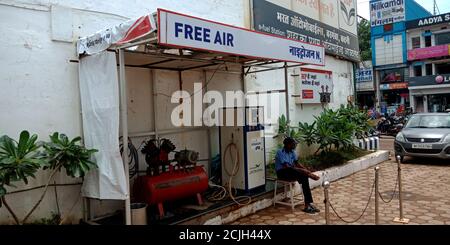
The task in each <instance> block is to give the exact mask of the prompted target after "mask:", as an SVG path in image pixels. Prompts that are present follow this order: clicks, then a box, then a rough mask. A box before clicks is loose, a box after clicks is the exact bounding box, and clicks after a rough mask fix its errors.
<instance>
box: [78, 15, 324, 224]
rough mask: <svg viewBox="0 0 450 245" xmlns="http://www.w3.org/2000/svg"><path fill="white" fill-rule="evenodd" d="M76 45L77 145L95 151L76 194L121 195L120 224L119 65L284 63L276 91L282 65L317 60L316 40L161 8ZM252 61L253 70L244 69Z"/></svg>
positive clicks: (122, 89) (122, 101) (122, 90)
mask: <svg viewBox="0 0 450 245" xmlns="http://www.w3.org/2000/svg"><path fill="white" fill-rule="evenodd" d="M77 51H78V55H79V59H80V61H79V73H80V76H79V77H80V92H81V102H82V110H83V113H82V115H83V134H84V139H85V144H86V146H87V147H92V148H96V149H99V152H98V153H97V154H96V155H95V160H96V162H97V164H98V166H99V168H98V170H96V171H92V172H90V173H89V174H88V176H86V178H85V180H84V184H83V196H84V197H86V198H94V199H101V200H103V199H108V200H110V199H112V200H125V217H126V224H131V209H130V193H129V189H130V188H129V187H130V184H129V168H128V166H127V165H128V162H129V161H128V148H127V147H124V149H123V150H124V152H123V154H122V156H123V157H122V159H121V156H120V150H119V136H122V137H123V145H124V146H126V145H128V142H127V139H128V122H127V93H126V91H127V82H126V79H125V67H142V68H148V69H163V70H172V71H179V72H181V71H185V70H193V69H200V68H205V67H218V66H220V65H223V64H225V63H235V64H239V65H240V66H241V67H242V76H244V74H245V73H252V72H263V71H269V70H274V69H285V90H284V91H281V92H285V93H287V92H288V86H287V69H288V68H289V67H295V66H301V65H305V64H313V65H319V66H323V65H324V62H325V51H324V48H323V47H321V46H316V45H311V44H307V43H302V42H299V41H295V40H290V39H286V38H282V37H277V36H272V35H268V34H263V33H258V32H254V31H252V30H247V29H244V28H240V27H234V26H230V25H226V24H221V23H217V22H212V21H208V20H204V19H200V18H196V17H192V16H187V15H184V14H179V13H175V12H172V11H167V10H163V9H158V11H157V13H155V14H152V15H145V16H142V17H140V18H138V19H135V20H131V21H127V22H125V23H122V24H120V25H118V26H115V27H113V28H109V29H106V30H102V31H99V32H97V33H95V34H93V35H91V36H88V37H85V38H81V39H80V40H78V42H77ZM117 54H118V59H117V57H116V56H117ZM288 63H290V64H291V65H288ZM279 64H281V66H279ZM117 65H118V66H119V76H117ZM268 65H270V66H268ZM274 65H275V66H274ZM252 67H259V69H258V70H253V71H252V70H251V68H252ZM242 78H243V77H242ZM242 81H243V82H244V79H242ZM244 92H245V91H244ZM286 108H289V98H288V96H286ZM286 111H287V117H288V119H289V110H286ZM119 124H120V125H121V126H122V133H121V134H120V133H119ZM155 131H156V130H155ZM148 135H155V134H148Z"/></svg>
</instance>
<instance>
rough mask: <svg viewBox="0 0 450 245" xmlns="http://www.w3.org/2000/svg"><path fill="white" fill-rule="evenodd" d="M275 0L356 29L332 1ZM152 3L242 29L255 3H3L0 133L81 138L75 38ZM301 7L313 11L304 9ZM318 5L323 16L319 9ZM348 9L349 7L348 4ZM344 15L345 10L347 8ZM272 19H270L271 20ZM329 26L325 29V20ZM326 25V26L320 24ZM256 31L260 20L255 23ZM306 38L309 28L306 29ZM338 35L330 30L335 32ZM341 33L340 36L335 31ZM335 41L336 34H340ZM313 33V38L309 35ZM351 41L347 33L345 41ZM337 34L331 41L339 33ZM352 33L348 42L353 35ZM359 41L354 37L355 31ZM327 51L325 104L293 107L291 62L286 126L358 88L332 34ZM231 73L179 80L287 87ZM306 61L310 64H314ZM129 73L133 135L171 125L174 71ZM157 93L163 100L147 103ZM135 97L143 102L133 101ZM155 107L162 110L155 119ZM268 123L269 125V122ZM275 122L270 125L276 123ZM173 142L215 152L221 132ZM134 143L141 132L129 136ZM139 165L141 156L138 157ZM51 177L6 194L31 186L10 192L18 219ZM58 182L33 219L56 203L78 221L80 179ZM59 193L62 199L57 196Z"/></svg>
mask: <svg viewBox="0 0 450 245" xmlns="http://www.w3.org/2000/svg"><path fill="white" fill-rule="evenodd" d="M270 2H271V3H274V4H276V5H277V6H280V7H283V8H285V9H288V10H290V11H294V12H297V13H300V14H302V15H305V16H307V17H308V18H311V19H314V20H316V21H318V22H322V23H325V24H327V25H329V26H331V27H333V28H335V29H337V30H334V29H331V28H330V27H326V28H329V29H330V30H334V32H333V33H335V32H337V33H343V34H345V33H350V34H352V35H353V36H356V24H355V22H356V20H355V18H356V17H353V18H352V16H348V15H344V13H345V12H344V11H342V10H341V8H340V7H338V6H340V5H338V0H327V1H321V2H323V3H324V5H323V6H320V7H319V6H316V5H314V6H312V5H309V4H308V3H307V2H309V1H290V0H271V1H270ZM344 2H345V4H346V5H348V6H347V7H346V8H349V9H350V10H351V9H356V0H353V1H344ZM157 8H165V9H169V10H173V11H177V12H181V13H185V14H189V15H193V16H198V17H201V18H205V19H209V20H213V21H218V22H222V23H226V24H230V25H234V26H238V27H244V28H252V23H253V21H254V20H253V18H252V11H251V9H252V6H251V1H248V0H231V1H216V0H190V1H177V0H157V1H133V2H132V4H131V3H130V1H126V0H119V1H91V0H79V1H72V0H56V1H47V0H22V1H9V0H0V16H1V20H2V25H1V27H0V34H1V36H2V37H4V38H2V39H1V40H0V51H1V52H2V58H0V67H1V68H0V69H1V72H0V82H1V83H2V85H3V86H2V89H1V90H0V114H1V115H3V116H2V119H1V120H0V130H1V131H0V134H1V135H3V134H6V135H9V136H11V137H13V138H17V136H18V135H19V133H20V131H22V130H29V131H30V132H32V133H36V134H38V135H39V137H40V140H46V139H47V137H48V135H50V134H51V133H52V132H55V131H57V132H61V133H65V134H67V135H68V136H69V137H71V138H73V137H76V136H80V135H82V134H83V133H82V123H81V120H82V117H81V113H82V112H81V108H80V95H79V93H80V92H79V91H80V90H79V83H78V79H79V78H78V76H79V75H78V64H77V63H76V62H72V61H74V60H75V61H76V60H77V55H76V52H75V50H76V47H75V42H76V40H77V39H78V38H80V37H84V36H87V35H91V34H92V33H95V32H96V31H98V30H101V29H104V28H108V27H111V26H115V25H117V24H120V23H122V22H124V21H126V20H129V19H130V18H135V17H138V16H142V15H144V14H149V13H153V12H155V11H156V9H157ZM305 8H309V9H308V10H305ZM321 11H323V13H322V12H321ZM353 11H354V10H353ZM347 12H348V11H347ZM275 19H276V17H275ZM324 28H325V27H324ZM326 28H325V30H328V29H326ZM255 29H256V27H255ZM306 37H307V38H308V35H307V36H306ZM333 37H334V35H333ZM338 37H339V35H338ZM338 39H339V38H338ZM312 40H317V39H312ZM341 40H343V42H344V43H347V44H348V43H350V40H349V39H347V38H343V39H341ZM335 41H337V40H335ZM354 41H355V40H352V42H354ZM356 42H357V38H356ZM327 45H328V49H329V50H334V51H330V52H329V53H328V55H327V56H326V64H325V66H324V67H320V69H322V70H328V71H332V76H331V77H332V81H333V86H332V87H333V89H332V100H331V103H328V104H327V105H323V104H318V103H315V104H296V103H295V100H296V98H295V96H294V95H296V94H295V93H296V92H295V83H296V82H298V77H299V74H300V72H301V71H300V69H299V68H296V69H289V70H288V79H289V87H290V89H289V90H290V92H289V93H288V94H287V95H285V94H281V95H280V103H279V107H280V113H281V114H285V113H286V111H285V110H284V108H285V105H286V104H285V101H286V96H288V99H289V101H290V104H289V105H290V106H289V108H288V109H289V111H290V113H291V121H292V124H294V125H296V124H298V122H300V121H307V122H311V121H312V120H314V116H315V115H318V114H320V113H321V112H322V111H323V109H324V107H328V108H338V107H339V106H340V105H341V104H347V103H348V100H349V98H351V97H352V96H353V95H354V78H355V76H354V67H355V66H354V61H352V60H348V59H343V58H342V57H336V56H337V55H333V54H331V53H332V52H335V53H336V52H341V51H342V52H344V53H345V54H347V55H352V54H353V52H351V50H350V51H349V50H348V49H345V48H342V47H341V46H339V45H337V44H336V43H335V42H334V41H328V42H327ZM227 68H229V70H230V71H229V72H228V73H227V74H225V73H221V72H217V74H215V73H216V72H214V74H215V76H214V74H213V71H211V70H198V71H192V72H186V73H184V74H183V80H184V81H183V84H184V85H183V86H185V88H186V89H191V90H192V88H193V84H194V83H195V82H199V81H204V80H205V77H211V76H214V81H211V83H209V84H208V89H210V90H218V91H227V90H230V91H236V90H243V91H256V92H259V91H269V90H273V91H277V90H278V91H279V90H283V89H284V73H283V70H276V71H269V72H264V73H256V74H250V75H247V76H245V79H246V82H247V83H246V84H247V88H244V87H243V85H242V79H241V78H242V73H241V72H242V71H241V70H240V69H239V68H235V67H231V66H230V67H227ZM310 68H311V67H310ZM126 73H127V74H126V76H127V80H128V91H127V92H128V95H129V96H128V97H129V101H128V111H129V113H128V120H129V128H130V133H131V134H139V133H141V132H148V131H156V129H158V130H159V131H170V130H173V125H172V124H171V123H170V122H171V121H170V112H171V111H172V109H173V108H174V106H175V105H174V104H172V103H171V102H170V98H167V97H165V96H157V98H154V95H155V94H154V93H152V91H157V92H158V93H161V94H169V95H170V94H172V93H173V92H174V91H176V90H177V89H178V87H177V85H178V78H179V77H178V73H177V72H171V71H152V70H149V69H141V68H133V67H127V69H126ZM229 73H232V74H231V75H230V74H229ZM154 99H156V100H158V104H159V105H161V106H159V107H158V108H153V104H152V103H153V102H152V101H154ZM134 101H139V103H134ZM154 110H157V112H156V114H158V115H160V116H159V117H158V118H155V117H154V116H153V115H155V112H154ZM267 123H274V122H267ZM275 123H276V122H275ZM167 138H169V139H170V140H172V141H173V142H174V143H175V144H176V145H177V147H178V148H180V149H183V148H190V149H192V150H195V151H198V152H199V153H200V158H202V159H203V158H207V157H208V156H215V155H216V154H217V153H218V152H219V143H218V130H217V129H211V137H210V142H211V144H210V145H208V144H206V143H205V139H207V138H208V134H207V133H206V132H205V131H195V132H189V133H180V134H177V135H169V136H167ZM132 140H133V142H135V143H136V144H137V145H139V143H140V142H142V141H143V140H144V138H142V137H134V138H132ZM276 145H277V142H274V140H273V139H271V138H270V139H267V146H266V152H267V153H270V151H271V150H272V149H273V148H271V147H276ZM140 162H141V164H142V166H141V167H140V168H141V169H145V167H146V166H145V161H144V160H143V159H141V161H140ZM47 174H48V173H45V172H42V173H39V174H38V175H37V177H36V179H32V180H30V182H29V184H28V185H24V184H19V185H17V188H10V189H8V191H14V190H27V191H23V192H18V193H11V194H8V195H7V198H8V200H9V203H10V204H12V203H14V209H15V211H16V213H17V214H18V215H19V216H21V217H22V216H23V215H24V214H26V212H27V211H28V210H29V209H30V208H31V207H32V205H33V204H34V203H35V202H36V201H37V200H38V199H39V196H40V194H41V192H40V190H41V189H35V188H34V187H36V186H41V185H44V184H45V183H46V180H47V177H48V176H47ZM55 181H56V183H58V184H62V185H61V186H58V187H55V188H51V189H50V190H49V191H48V193H47V195H46V196H45V198H44V199H43V201H42V203H41V205H40V206H39V208H38V209H37V210H36V212H34V214H33V216H32V217H31V220H34V219H40V218H43V217H50V216H51V214H52V213H54V212H56V211H57V210H60V212H61V213H62V214H63V216H64V215H70V218H69V219H68V220H73V222H75V223H76V222H77V220H79V219H80V218H82V217H83V212H84V211H85V209H83V207H82V201H81V198H80V194H79V193H80V185H79V183H80V181H81V180H79V179H76V180H73V179H69V178H67V177H66V176H65V175H64V173H58V175H57V177H56V179H55ZM55 195H57V196H58V200H59V203H58V200H55ZM121 207H123V204H122V202H114V201H96V202H92V205H91V206H90V207H88V208H89V209H90V210H91V212H92V213H95V214H96V215H98V216H101V215H103V214H107V213H110V212H111V211H114V210H116V209H118V208H119V209H120V208H121ZM10 221H11V216H10V215H9V213H8V212H7V211H6V209H5V208H0V223H9V222H10Z"/></svg>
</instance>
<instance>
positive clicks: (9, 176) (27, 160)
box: [0, 131, 45, 223]
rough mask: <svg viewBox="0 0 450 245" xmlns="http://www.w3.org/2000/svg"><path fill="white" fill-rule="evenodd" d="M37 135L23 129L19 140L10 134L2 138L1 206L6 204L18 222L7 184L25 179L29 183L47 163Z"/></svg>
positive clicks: (0, 165)
mask: <svg viewBox="0 0 450 245" xmlns="http://www.w3.org/2000/svg"><path fill="white" fill-rule="evenodd" d="M37 138H38V137H37V135H35V134H34V135H32V136H30V133H29V132H28V131H22V132H21V133H20V136H19V141H15V140H13V139H11V138H10V137H8V136H6V135H5V136H2V137H1V138H0V198H1V201H0V207H1V204H2V203H3V204H5V206H6V208H7V209H8V211H9V212H10V213H11V215H12V216H13V218H14V220H15V221H16V223H19V220H18V218H17V216H16V214H15V213H14V212H13V211H12V210H11V208H10V207H9V205H8V203H7V201H6V199H5V194H6V189H5V186H13V185H12V182H16V181H23V182H24V183H25V184H28V179H29V178H30V177H32V178H34V177H35V174H36V172H37V171H38V170H39V169H40V168H41V166H42V165H44V164H45V159H44V155H43V154H42V153H41V152H40V151H39V148H40V147H41V145H42V144H41V143H38V142H37Z"/></svg>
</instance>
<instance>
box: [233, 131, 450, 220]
mask: <svg viewBox="0 0 450 245" xmlns="http://www.w3.org/2000/svg"><path fill="white" fill-rule="evenodd" d="M392 142H393V139H386V138H384V139H382V144H381V147H382V148H384V149H388V150H389V149H391V148H392ZM392 159H394V158H393V157H392ZM405 160H406V163H405V164H403V165H402V166H403V185H404V187H403V190H404V213H405V216H406V218H409V219H411V222H410V224H447V225H450V188H449V187H450V163H449V162H445V161H437V160H433V159H431V160H430V159H408V158H406V159H405ZM380 167H381V170H380V193H381V194H382V196H383V198H384V199H386V201H389V199H390V198H391V197H392V196H393V195H392V191H393V189H394V187H395V182H396V176H397V168H396V163H395V162H394V161H393V160H391V161H388V162H385V163H382V164H380ZM373 181H374V170H373V169H372V168H371V169H368V170H365V171H362V172H359V173H356V174H354V175H352V176H349V177H347V178H345V179H342V180H340V181H337V182H334V183H332V185H331V188H330V201H331V203H332V205H333V206H334V207H335V209H336V211H337V213H338V214H339V215H340V216H341V217H342V218H343V219H345V220H347V221H352V220H355V219H357V218H358V217H359V215H360V214H361V213H362V212H363V209H364V207H365V206H366V204H367V203H368V202H367V201H368V199H369V194H370V191H371V186H372V184H373ZM313 196H314V200H315V203H316V206H317V207H318V208H320V209H321V211H322V212H321V213H320V214H318V215H308V214H305V213H303V212H302V211H301V210H302V208H303V207H302V206H297V207H296V209H295V211H294V212H292V211H291V209H290V207H284V206H280V205H277V206H276V207H271V208H268V209H265V210H262V211H260V212H258V213H256V214H254V215H251V216H248V217H245V218H242V219H240V220H237V221H236V222H234V223H232V224H244V225H245V224H248V225H249V224H259V225H264V224H280V225H291V224H325V218H324V204H323V200H324V198H323V189H322V188H316V189H315V190H313ZM393 197H394V198H393V200H392V202H390V203H389V204H386V203H384V202H383V201H382V200H380V223H381V224H396V223H394V222H393V219H394V218H395V217H398V216H399V210H398V196H397V195H394V196H393ZM374 206H375V201H374V194H373V195H372V198H371V201H370V203H369V206H368V208H367V211H366V212H365V214H364V215H363V216H362V218H361V219H360V220H359V221H358V222H355V223H352V224H374V223H375V212H374ZM331 212H332V215H331V216H330V218H331V223H332V224H346V223H345V222H343V221H342V220H340V219H339V218H337V217H336V215H335V214H334V213H333V211H331Z"/></svg>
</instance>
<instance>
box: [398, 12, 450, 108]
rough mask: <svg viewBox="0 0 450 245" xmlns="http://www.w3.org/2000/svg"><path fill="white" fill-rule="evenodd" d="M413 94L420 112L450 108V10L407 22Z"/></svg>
mask: <svg viewBox="0 0 450 245" xmlns="http://www.w3.org/2000/svg"><path fill="white" fill-rule="evenodd" d="M406 29H407V30H406V33H407V40H408V41H407V43H408V46H407V47H408V67H409V95H410V101H411V107H412V108H413V110H414V111H416V112H445V111H446V110H447V109H450V52H449V51H450V48H449V45H450V13H447V14H442V15H436V16H430V17H426V18H419V19H415V20H411V21H408V22H406Z"/></svg>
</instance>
